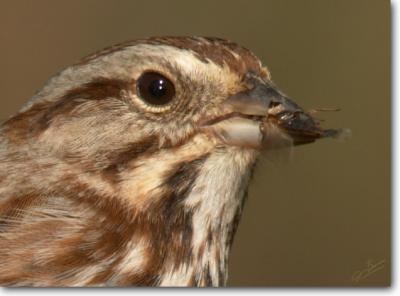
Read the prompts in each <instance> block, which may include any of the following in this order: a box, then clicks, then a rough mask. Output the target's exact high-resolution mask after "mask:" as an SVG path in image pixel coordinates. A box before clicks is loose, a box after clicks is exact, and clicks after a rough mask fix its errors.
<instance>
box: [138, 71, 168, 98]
mask: <svg viewBox="0 0 400 296" xmlns="http://www.w3.org/2000/svg"><path fill="white" fill-rule="evenodd" d="M136 89H137V94H138V97H139V98H140V99H141V100H142V101H144V102H146V103H147V104H150V105H153V106H163V105H167V104H168V103H169V102H171V101H172V99H173V98H174V97H175V86H174V84H173V83H172V82H171V80H169V79H168V78H167V77H165V76H164V75H162V74H160V73H158V72H154V71H147V72H144V73H143V74H142V75H140V77H139V78H138V79H137V82H136Z"/></svg>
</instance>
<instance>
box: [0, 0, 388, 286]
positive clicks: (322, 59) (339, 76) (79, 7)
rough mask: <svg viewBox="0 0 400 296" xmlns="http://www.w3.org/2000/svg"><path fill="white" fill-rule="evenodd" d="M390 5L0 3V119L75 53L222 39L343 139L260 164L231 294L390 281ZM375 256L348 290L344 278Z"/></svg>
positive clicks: (317, 0)
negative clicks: (141, 41) (163, 40)
mask: <svg viewBox="0 0 400 296" xmlns="http://www.w3.org/2000/svg"><path fill="white" fill-rule="evenodd" d="M390 17H391V15H390V1H388V0H386V1H384V0H263V1H261V0H260V1H256V0H251V1H250V0H240V1H230V0H227V1H212V0H202V1H177V0H175V1H171V0H169V1H156V0H152V1H123V0H118V1H102V0H81V1H76V0H75V1H51V0H40V1H33V0H32V1H21V0H17V1H15V0H12V1H11V0H1V1H0V42H1V46H0V90H1V97H0V119H3V120H4V119H6V118H7V117H8V116H10V115H11V114H13V113H14V112H16V111H17V110H18V109H19V107H20V106H21V105H22V104H23V102H25V101H26V100H27V99H28V98H29V97H31V96H32V95H33V94H34V93H35V91H37V90H38V89H40V88H41V86H42V85H43V84H44V82H45V81H46V80H47V79H48V78H49V77H50V76H52V75H54V74H55V73H57V72H58V71H60V70H61V69H63V68H64V67H66V66H68V65H70V64H72V63H74V62H75V61H77V60H79V59H80V58H81V57H83V56H85V55H87V54H89V53H91V52H94V51H96V50H99V49H101V48H103V47H106V46H109V45H112V44H114V43H117V42H121V41H125V40H130V39H135V38H139V37H146V36H153V35H205V36H218V37H225V38H229V39H231V40H234V41H236V42H238V43H240V44H242V45H244V46H246V47H248V48H250V49H251V50H252V51H253V52H254V53H255V54H256V55H258V56H259V57H260V59H261V60H262V61H263V62H264V63H265V64H266V65H267V66H268V68H269V69H270V71H271V72H272V77H273V80H274V81H275V82H276V84H277V85H278V86H279V87H280V88H281V89H282V90H283V91H284V92H285V93H286V94H288V95H289V96H290V97H291V98H293V99H294V100H295V101H296V102H297V103H299V104H300V105H301V106H303V107H304V108H305V109H311V108H317V107H332V108H335V107H339V108H341V111H340V112H324V113H321V114H318V116H319V117H320V118H323V119H325V122H324V123H323V124H324V126H325V127H348V128H350V129H351V130H352V137H351V139H350V140H347V141H338V140H330V139H327V140H322V141H319V142H318V143H315V144H312V145H304V146H299V147H296V148H294V149H293V154H292V156H291V159H290V160H289V161H276V160H275V158H274V157H273V155H272V156H266V157H263V160H262V161H261V163H260V164H259V166H258V167H257V169H256V171H255V175H254V179H253V182H252V184H251V186H250V189H249V199H248V202H247V204H246V207H245V211H244V215H243V218H242V221H241V224H240V226H239V230H238V233H237V236H236V238H235V243H234V246H233V250H232V253H231V260H230V268H229V269H230V278H229V285H231V286H387V285H390V271H391V262H390V261H391V241H390V236H391V226H390V222H391V187H390V185H391V170H390V153H391V145H390V135H391V126H390V122H391V115H390V104H391V97H390V94H391V93H390V74H391V72H390ZM382 260H384V261H385V263H384V268H383V269H381V270H378V271H376V272H373V273H372V274H370V275H369V276H367V277H366V278H364V279H361V280H360V281H358V282H356V281H354V279H353V275H354V274H355V273H356V272H357V271H363V270H365V269H366V268H367V267H368V264H374V263H377V262H379V261H382Z"/></svg>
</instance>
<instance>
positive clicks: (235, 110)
mask: <svg viewBox="0 0 400 296" xmlns="http://www.w3.org/2000/svg"><path fill="white" fill-rule="evenodd" d="M249 83H250V84H251V89H249V90H246V91H243V92H240V93H237V94H235V95H233V96H231V97H229V98H228V99H227V100H226V101H225V102H224V104H223V108H224V114H225V115H224V116H222V117H219V118H217V119H215V120H214V121H213V122H212V123H211V124H210V125H209V126H208V127H209V128H211V130H212V131H213V133H214V134H215V135H217V136H218V137H219V138H220V139H222V140H223V141H224V142H225V143H226V144H230V145H235V146H244V147H251V148H256V149H269V148H280V147H282V146H289V145H299V144H306V143H311V142H314V141H315V140H317V139H320V138H324V137H333V136H336V135H337V134H338V133H339V132H340V130H333V129H322V128H321V126H320V124H319V122H318V121H317V120H316V119H315V118H313V117H312V116H311V115H310V114H309V113H307V112H305V111H304V110H303V109H302V108H300V107H299V106H298V105H297V104H296V103H295V102H293V101H292V100H291V99H289V98H287V97H286V96H285V95H283V94H282V93H281V92H280V91H279V90H278V89H277V88H276V87H275V86H274V85H273V84H272V83H268V82H265V81H263V80H260V79H257V78H249Z"/></svg>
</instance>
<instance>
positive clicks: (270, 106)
mask: <svg viewBox="0 0 400 296" xmlns="http://www.w3.org/2000/svg"><path fill="white" fill-rule="evenodd" d="M280 104H281V103H279V102H274V101H271V102H270V103H269V108H274V107H277V106H279V105H280Z"/></svg>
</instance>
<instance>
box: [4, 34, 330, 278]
mask: <svg viewBox="0 0 400 296" xmlns="http://www.w3.org/2000/svg"><path fill="white" fill-rule="evenodd" d="M146 71H153V72H156V73H162V74H163V75H164V76H165V77H167V78H168V79H169V80H170V81H172V83H173V84H174V86H175V93H176V94H175V97H174V99H173V100H172V101H171V103H169V104H166V105H162V106H155V105H149V104H147V103H146V102H145V101H144V100H142V99H141V98H140V96H139V95H138V93H137V90H138V88H137V87H138V86H137V81H138V78H139V77H141V75H142V74H143V73H144V72H146ZM270 79H271V77H270V74H269V72H268V70H267V69H266V68H264V67H263V66H262V65H261V63H260V61H259V60H258V59H257V58H256V57H255V56H254V55H253V54H252V53H251V52H250V51H248V50H247V49H244V48H243V47H241V46H239V45H237V44H235V43H232V42H229V41H226V40H222V39H217V38H195V37H193V38H190V37H164V38H149V39H143V40H136V41H133V42H128V43H125V44H121V45H117V46H114V47H111V48H109V49H106V50H103V51H101V52H99V53H96V54H94V55H92V56H89V57H87V58H85V59H83V60H82V61H81V62H79V63H77V64H76V65H73V66H71V67H69V68H67V69H65V70H64V71H62V72H60V73H59V74H58V75H56V76H55V77H53V78H52V79H50V80H49V82H48V83H47V84H46V85H45V86H44V88H43V89H42V90H41V91H40V92H39V93H38V94H36V95H35V96H34V97H33V98H32V99H31V100H30V101H29V102H28V103H27V104H26V105H25V106H24V107H23V108H22V109H21V111H20V112H19V113H17V114H15V115H14V116H12V117H11V118H10V119H8V120H7V121H6V122H4V123H3V124H2V126H1V130H0V163H1V168H0V284H1V285H2V286H126V285H134V286H137V285H144V286H158V285H163V286H221V285H224V284H226V280H227V263H228V257H229V250H230V247H231V244H232V240H233V237H234V234H235V230H236V227H237V223H238V221H239V218H240V214H241V211H242V207H243V202H244V199H245V196H246V190H247V186H248V183H249V180H250V177H251V173H252V169H253V167H254V165H255V163H256V159H257V157H258V154H259V151H260V149H261V148H268V147H269V145H272V144H271V143H273V142H276V141H279V139H280V140H284V142H285V143H286V144H287V142H293V141H294V142H295V144H296V143H297V142H298V143H302V142H310V141H313V140H314V139H316V138H318V137H323V136H326V135H330V134H332V132H330V133H329V132H326V131H323V130H322V129H320V128H319V126H318V123H317V122H315V121H313V120H312V119H311V117H309V116H308V115H306V113H302V112H303V111H300V110H301V109H297V108H299V107H298V106H297V105H295V104H292V103H290V104H292V105H290V104H289V103H287V102H289V101H286V98H284V96H283V95H282V94H281V93H280V92H276V93H274V95H273V96H272V97H271V98H268V100H267V102H268V106H264V107H263V106H261V113H262V114H261V113H260V114H254V113H252V112H253V111H254V110H250V109H251V108H250V109H249V110H250V111H248V112H247V113H246V112H245V111H243V112H244V113H243V114H244V115H243V114H241V111H240V110H242V109H243V108H244V109H247V107H243V105H242V103H241V104H239V105H235V107H232V106H233V105H229V104H228V107H229V106H230V107H229V108H233V109H235V108H236V109H235V110H233V109H232V110H233V111H232V110H227V107H226V106H227V104H225V102H227V100H228V98H231V97H232V96H234V95H235V94H238V93H239V94H246V95H247V93H248V92H249V91H251V89H257V90H258V86H259V85H260V87H261V88H262V87H264V88H266V87H267V86H268V90H269V89H272V88H271V87H273V84H272V82H271V80H270ZM257 93H258V92H257ZM249 97H251V96H250V95H249ZM236 100H237V99H236ZM263 102H264V101H263ZM251 104H252V103H251V102H249V103H245V105H246V106H250V105H251ZM289 105H290V108H294V109H290V108H289V109H285V110H286V111H288V110H289V111H290V112H291V113H290V112H287V113H288V114H286V115H285V116H289V115H290V116H292V115H293V114H295V115H293V116H292V117H291V118H290V120H289V119H287V117H283V115H282V114H283V113H281V112H282V110H281V109H282V108H281V107H282V106H283V107H285V108H286V107H288V106H289ZM238 106H239V107H238ZM293 106H294V107H293ZM229 108H228V109H229ZM237 108H239V109H240V110H239V112H238V110H237ZM279 108H281V109H279ZM274 110H275V111H274ZM277 110H278V111H279V112H278V111H277ZM285 110H284V111H285ZM267 111H268V114H269V117H268V120H271V121H266V118H267ZM263 112H265V113H263ZM296 112H297V113H296ZM227 114H228V115H229V114H230V115H229V116H230V117H232V118H225V117H226V116H227ZM298 114H301V116H300V117H298ZM253 115H254V116H253ZM262 115H263V116H264V117H262ZM229 116H228V117H229ZM237 116H239V117H241V118H238V117H237ZM290 116H289V117H290ZM302 116H303V117H302ZM224 119H225V120H224ZM289 121H290V124H289V125H287V126H285V125H284V124H286V123H288V122H289ZM304 122H307V124H303V125H299V123H304ZM234 124H236V126H234ZM280 125H281V126H282V127H283V129H280V128H279V126H280ZM239 126H240V127H239ZM260 127H262V128H263V129H264V130H261V129H260ZM272 131H274V133H272ZM293 131H294V132H293ZM299 131H300V132H299ZM305 131H307V132H308V133H305ZM252 133H254V135H253V134H252ZM267 134H268V136H266V135H267ZM294 134H296V135H300V136H299V137H300V138H295V136H293V135H294ZM263 135H264V139H263V138H262V136H263ZM299 139H300V140H299ZM286 144H285V145H286ZM289 144H290V143H289Z"/></svg>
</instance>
